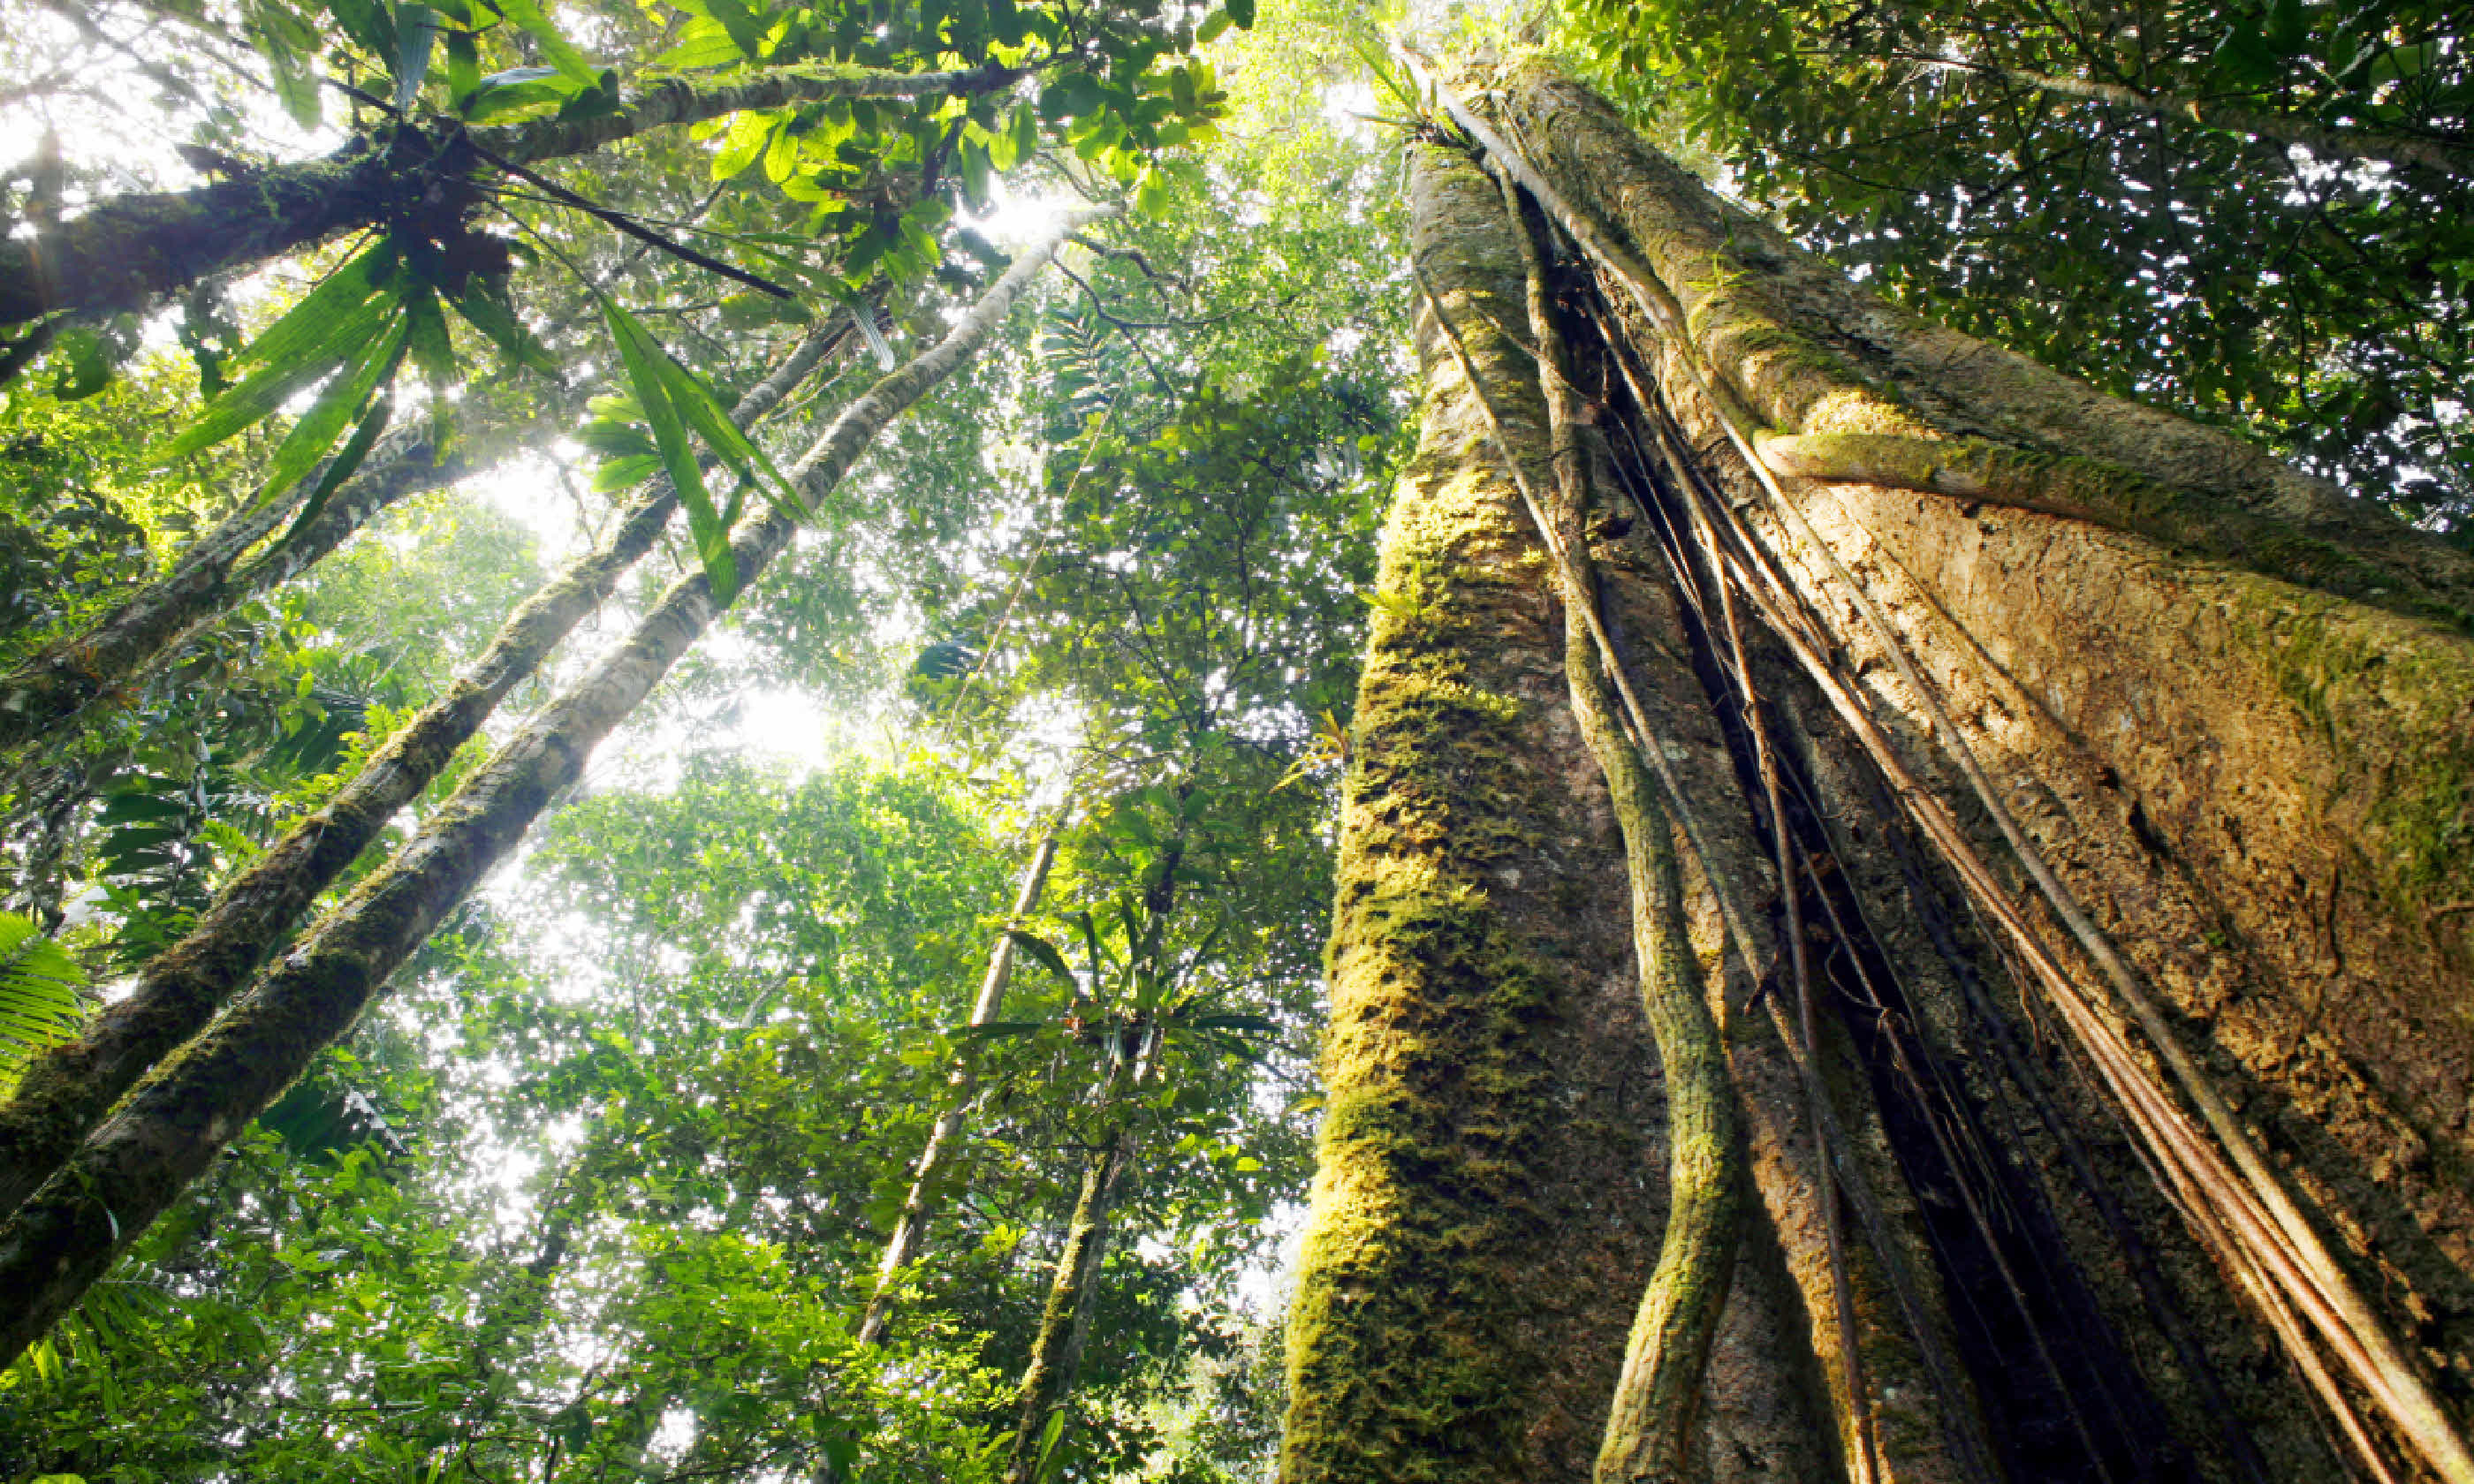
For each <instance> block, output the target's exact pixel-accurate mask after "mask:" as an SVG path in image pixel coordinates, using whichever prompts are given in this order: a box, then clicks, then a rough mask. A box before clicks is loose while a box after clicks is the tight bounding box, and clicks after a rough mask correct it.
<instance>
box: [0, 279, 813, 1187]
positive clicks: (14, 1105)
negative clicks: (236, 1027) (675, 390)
mask: <svg viewBox="0 0 2474 1484" xmlns="http://www.w3.org/2000/svg"><path fill="white" fill-rule="evenodd" d="M845 330H846V326H845V325H844V324H843V323H841V322H838V321H837V322H835V323H831V324H828V325H826V326H824V327H822V328H819V329H818V330H816V331H815V332H814V333H813V334H811V335H809V336H808V337H807V338H806V339H805V340H803V341H802V342H801V343H800V345H799V346H798V347H797V348H796V349H794V350H793V351H792V352H791V353H790V354H789V356H788V358H786V359H785V361H784V362H783V364H782V366H781V367H780V368H778V369H777V370H776V371H775V372H774V373H773V375H771V376H770V377H768V378H766V380H764V382H763V383H761V384H759V385H758V386H756V387H755V388H754V389H752V390H750V391H749V392H748V394H747V395H746V396H744V397H743V398H741V399H740V403H739V405H738V406H737V407H736V408H735V409H733V411H732V417H733V419H735V420H737V421H738V422H739V423H740V425H742V426H745V425H748V424H751V423H753V422H754V421H755V420H756V419H759V418H761V417H763V416H764V414H766V413H768V412H770V411H771V410H772V409H773V407H774V406H775V405H777V404H778V403H779V402H780V401H781V400H782V398H783V397H784V396H786V395H788V394H789V393H790V391H791V390H792V389H793V388H795V387H796V386H797V385H798V384H799V383H800V382H801V381H803V380H805V379H806V378H807V376H808V374H809V373H810V372H811V371H813V370H814V369H815V368H816V366H817V365H818V364H819V363H821V362H822V361H823V360H824V358H825V356H826V354H827V353H828V352H829V351H830V350H832V349H833V348H835V347H837V346H838V345H839V344H840V343H841V341H842V340H843V339H844V338H845ZM677 506H678V495H677V492H676V491H673V490H672V489H671V488H670V485H669V481H668V480H667V478H662V479H658V480H655V481H654V482H653V483H651V484H649V485H647V486H646V487H645V489H644V491H643V493H642V494H640V495H639V496H638V497H637V499H636V501H635V503H634V504H633V505H631V506H630V507H629V508H628V510H627V512H626V515H625V516H624V518H623V519H622V520H621V521H620V522H619V525H618V532H617V534H616V535H614V536H613V537H612V538H611V539H610V542H609V543H608V544H607V545H605V546H603V547H602V548H601V549H599V550H597V551H594V552H591V553H588V554H587V555H585V556H582V557H579V558H577V559H576V560H575V561H574V562H570V563H569V565H568V568H567V570H566V571H564V572H562V573H561V574H559V576H558V577H557V578H556V579H554V580H553V581H551V582H550V583H549V584H548V585H547V586H544V587H543V588H542V589H541V590H540V591H538V592H536V593H534V594H533V595H532V596H531V597H530V598H528V599H526V600H525V601H524V603H523V605H522V606H521V607H520V608H518V609H517V610H516V611H515V612H514V613H512V614H510V615H509V616H508V618H507V621H506V623H505V624H504V625H503V626H502V627H501V628H500V629H499V631H498V633H497V635H496V636H495V637H494V638H493V639H492V640H491V643H490V647H489V648H488V649H487V650H486V651H484V652H483V653H482V655H481V657H480V658H478V659H477V660H475V661H474V662H473V666H472V667H471V669H470V670H469V671H467V673H466V674H464V675H463V676H460V677H458V678H457V679H456V680H455V682H453V683H452V684H450V685H449V687H448V690H447V693H446V694H445V695H443V696H441V697H439V698H438V699H437V700H435V701H432V702H431V703H430V704H429V705H428V706H424V707H423V709H422V710H421V712H420V714H418V715H417V716H415V717H414V718H413V719H412V721H411V722H410V723H409V724H407V725H406V726H405V727H404V729H403V730H400V731H399V732H397V733H396V734H395V735H394V736H393V737H391V738H389V739H388V740H387V743H386V745H385V746H384V747H382V748H380V749H379V750H378V752H377V754H376V756H373V757H372V758H371V759H370V760H369V762H368V763H366V764H365V765H363V767H362V768H361V771H360V772H359V773H357V774H355V775H354V776H353V777H352V781H351V782H349V783H346V784H345V785H344V787H343V789H342V790H341V791H340V792H338V793H337V794H336V796H335V797H334V798H333V799H331V800H329V801H328V802H327V803H326V804H325V805H324V806H323V807H321V808H320V809H319V810H318V811H317V812H316V813H314V814H312V815H310V816H309V818H307V819H305V820H303V821H302V822H301V823H300V824H299V825H297V826H294V827H293V828H292V830H291V831H290V832H289V833H287V834H286V835H285V836H284V837H283V838H282V839H281V840H279V841H277V842H276V843H275V845H274V846H273V847H271V848H270V849H269V850H267V851H266V853H265V854H263V855H261V856H259V857H258V858H257V859H256V860H255V861H252V862H251V863H250V864H249V866H248V867H247V868H246V869H245V870H243V871H242V872H241V873H240V874H238V875H236V876H234V877H233V878H232V879H231V880H230V882H229V883H227V884H226V885H225V887H224V888H223V890H222V891H220V892H218V893H216V895H215V898H214V900H213V901H212V902H211V903H209V904H208V906H207V908H206V911H205V912H204V913H203V914H201V915H200V917H199V919H198V922H197V924H196V925H195V926H194V927H192V928H191V929H190V930H189V932H188V934H187V935H186V936H185V937H183V938H182V940H181V941H180V942H179V943H176V944H174V945H172V946H170V947H168V948H166V949H164V950H163V951H162V952H161V953H158V954H157V955H156V956H155V957H154V958H152V959H149V960H148V961H147V963H146V966H145V967H144V968H143V969H140V970H139V971H138V974H137V978H136V982H135V983H134V984H133V985H132V986H131V987H130V989H129V992H128V993H125V994H123V995H122V996H121V997H119V998H118V999H115V1000H113V1001H112V1002H111V1003H109V1004H108V1005H106V1006H105V1007H104V1008H103V1010H102V1011H101V1012H100V1013H99V1014H97V1015H96V1017H94V1019H93V1020H92V1021H91V1022H90V1023H89V1024H88V1025H87V1026H86V1027H85V1030H84V1032H82V1033H81V1034H80V1035H79V1037H78V1038H77V1039H76V1040H75V1041H67V1042H64V1043H63V1044H61V1045H58V1046H54V1047H51V1048H49V1049H47V1050H45V1051H44V1052H42V1053H41V1054H40V1055H38V1056H37V1057H36V1058H35V1059H34V1060H33V1061H32V1062H31V1063H30V1064H29V1065H28V1066H27V1069H26V1074H25V1077H24V1079H23V1080H22V1081H21V1082H20V1083H19V1084H18V1086H17V1089H16V1090H15V1092H14V1094H13V1095H12V1097H11V1098H10V1100H9V1102H8V1103H7V1104H6V1106H0V1213H6V1212H8V1211H12V1210H14V1209H16V1208H17V1206H18V1203H20V1202H22V1201H23V1200H25V1199H26V1197H27V1196H29V1195H31V1194H33V1193H34V1191H35V1188H36V1186H37V1185H41V1184H42V1183H43V1181H44V1180H46V1179H47V1178H49V1177H50V1175H51V1173H52V1172H53V1171H54V1170H56V1169H58V1168H59V1167H60V1164H61V1161H63V1160H66V1159H67V1158H68V1157H69V1155H70V1153H71V1152H72V1151H73V1150H75V1149H76V1148H77V1146H78V1142H79V1140H81V1139H83V1138H85V1136H86V1134H87V1133H88V1132H89V1131H90V1130H92V1129H93V1128H94V1127H95V1125H96V1124H98V1123H100V1122H102V1121H103V1118H104V1115H105V1114H107V1113H109V1112H110V1111H111V1107H112V1105H113V1104H114V1103H117V1102H118V1101H119V1100H120V1097H121V1094H123V1093H125V1092H127V1091H128V1090H129V1089H131V1088H132V1087H133V1086H135V1085H136V1082H137V1079H138V1078H140V1077H142V1076H144V1075H145V1073H146V1070H147V1068H149V1067H151V1066H153V1065H155V1064H156V1063H157V1062H158V1061H160V1060H162V1059H163V1058H164V1057H166V1056H168V1055H170V1054H171V1053H172V1051H173V1050H174V1049H175V1048H177V1047H178V1046H179V1045H180V1044H181V1043H182V1041H186V1040H188V1039H189V1038H190V1037H191V1036H194V1035H196V1034H197V1033H198V1031H199V1030H200V1029H202V1028H203V1027H204V1026H205V1025H206V1022H207V1020H208V1019H210V1018H211V1017H213V1016H214V1014H215V1013H216V1012H217V1011H219V1010H221V1009H222V1008H223V1007H224V1005H225V1003H226V1002H227V1001H228V1000H230V997H231V995H232V993H233V992H234V991H236V990H237V989H239V988H240V986H241V985H242V984H243V983H244V982H245V981H246V980H247V979H248V977H249V975H250V973H251V972H252V971H253V970H255V969H256V968H257V966H258V965H259V964H261V963H263V962H265V960H266V957H267V955H269V954H270V953H272V952H274V951H275V949H276V947H277V946H278V945H279V944H280V942H281V941H282V938H283V935H284V934H285V933H286V932H288V931H289V930H290V929H291V926H292V924H293V922H295V920H297V919H298V918H299V917H300V915H301V913H302V912H303V910H305V909H306V908H307V907H308V905H309V904H310V903H311V902H312V901H314V900H315V899H316V898H317V897H318V894H319V893H321V892H323V891H325V890H326V889H327V887H328V886H330V885H332V884H333V883H334V881H335V879H336V877H338V876H339V875H341V874H343V873H344V871H345V870H346V869H347V868H349V867H350V866H351V865H352V862H353V861H355V860H357V859H358V858H359V857H360V854H361V852H362V851H363V850H367V849H368V848H369V846H370V843H371V842H372V841H373V840H376V838H377V837H378V834H379V832H380V831H382V830H384V829H385V828H386V826H387V824H388V822H389V821H391V820H392V819H394V818H395V816H396V813H397V811H398V810H400V809H401V808H402V807H403V806H404V805H405V804H407V803H409V802H412V801H413V800H414V799H416V798H418V797H419V796H420V794H421V792H422V790H424V789H425V788H427V787H428V786H429V785H430V783H431V782H433V781H434V780H436V778H438V776H439V774H440V773H441V772H442V771H443V770H444V769H445V768H446V767H447V765H448V763H449V761H450V760H452V758H453V757H454V755H455V753H456V751H457V749H459V748H461V747H462V746H463V745H464V744H465V743H466V742H469V741H471V740H472V739H473V736H474V735H475V734H476V733H478V731H479V730H480V729H481V726H482V724H483V723H484V722H486V721H488V720H489V718H490V715H491V713H492V712H493V711H495V710H496V709H497V705H498V703H499V701H501V700H502V699H504V698H505V696H506V694H507V692H508V691H510V690H511V689H513V688H514V687H515V686H516V684H517V683H518V682H521V681H522V680H523V679H524V678H525V677H526V676H529V675H531V674H532V673H533V672H534V671H535V670H537V669H538V668H539V667H540V665H541V662H542V661H543V660H544V659H545V658H547V657H548V655H549V653H550V652H551V651H552V650H553V649H555V648H557V646H558V644H559V643H560V641H562V640H563V639H565V638H566V637H567V635H568V634H569V633H570V631H571V630H573V629H574V627H575V626H576V624H578V623H579V622H581V621H583V619H584V617H585V615H587V614H588V613H590V612H592V611H593V610H594V607H595V606H596V605H598V604H599V603H600V602H601V600H602V599H604V598H606V597H608V596H609V594H610V591H611V588H612V587H613V586H615V585H616V584H617V583H618V578H619V577H620V576H621V575H622V574H623V573H625V572H626V570H627V569H628V568H629V567H630V566H632V565H634V564H635V562H636V560H637V559H638V558H640V557H642V556H643V554H644V553H645V552H646V551H649V550H650V549H652V544H653V542H654V541H655V540H656V539H659V538H660V536H661V533H662V530H663V528H664V527H665V526H667V525H668V524H669V519H670V515H671V512H672V511H674V510H675V509H676V508H677Z"/></svg>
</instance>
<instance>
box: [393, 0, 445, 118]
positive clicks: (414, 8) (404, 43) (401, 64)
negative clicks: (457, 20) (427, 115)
mask: <svg viewBox="0 0 2474 1484" xmlns="http://www.w3.org/2000/svg"><path fill="white" fill-rule="evenodd" d="M395 34H396V56H395V106H396V110H397V111H398V112H410V111H411V109H412V107H413V105H415V104H417V103H419V102H421V84H423V82H424V81H425V80H427V78H428V77H429V52H430V48H431V47H432V46H434V45H436V44H437V41H438V12H436V11H433V10H431V9H430V8H429V7H427V6H425V5H399V6H397V7H396V8H395Z"/></svg>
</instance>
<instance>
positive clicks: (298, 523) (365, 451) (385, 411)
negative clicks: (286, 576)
mask: <svg viewBox="0 0 2474 1484" xmlns="http://www.w3.org/2000/svg"><path fill="white" fill-rule="evenodd" d="M394 416H395V393H394V392H393V391H386V392H381V393H379V394H378V395H376V397H375V398H373V399H372V400H371V402H370V405H369V409H368V410H367V411H366V412H364V413H362V414H361V420H360V422H359V423H358V424H357V425H355V426H354V427H353V429H352V438H351V439H349V440H347V441H346V443H344V447H343V451H341V452H340V453H337V454H336V455H335V456H334V457H333V458H332V459H329V460H327V472H326V473H324V474H322V475H320V476H319V477H318V488H316V489H314V490H312V491H309V498H307V499H306V500H303V501H302V502H301V513H300V514H299V515H295V516H293V517H292V525H291V527H290V528H289V529H287V530H286V531H285V532H284V533H283V540H285V541H289V540H291V539H293V538H294V537H296V536H299V535H300V534H301V533H302V532H303V530H305V529H307V528H308V525H309V522H310V521H312V520H315V519H317V518H318V515H319V513H320V512H321V511H324V510H325V509H326V508H327V501H328V500H329V499H331V498H333V497H334V493H335V491H337V490H340V489H342V488H343V485H344V481H345V480H347V479H350V478H352V474H353V472H354V471H355V470H357V469H358V468H359V467H361V464H362V462H363V461H364V460H366V459H368V458H369V456H370V448H371V447H372V445H374V444H376V443H377V441H378V435H379V434H381V433H383V432H385V431H386V426H387V420H388V419H391V418H393V417H394ZM278 544H279V545H280V544H281V542H278Z"/></svg>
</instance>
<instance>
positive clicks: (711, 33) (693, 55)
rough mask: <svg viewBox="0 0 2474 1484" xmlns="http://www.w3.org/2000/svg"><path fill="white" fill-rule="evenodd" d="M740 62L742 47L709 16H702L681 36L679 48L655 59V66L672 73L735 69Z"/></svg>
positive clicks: (689, 25)
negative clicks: (698, 69) (721, 68)
mask: <svg viewBox="0 0 2474 1484" xmlns="http://www.w3.org/2000/svg"><path fill="white" fill-rule="evenodd" d="M740 60H741V57H740V50H739V43H738V42H736V41H734V40H732V39H731V38H730V32H729V31H728V30H727V29H726V28H724V27H723V25H722V24H721V22H719V21H717V20H715V19H714V18H713V17H712V16H710V15H699V16H697V17H695V18H694V19H693V20H691V21H689V22H688V23H687V25H686V26H685V27H684V28H683V29H682V30H681V31H680V32H679V44H678V45H676V46H674V47H671V48H670V49H669V50H668V51H667V52H664V53H662V54H661V55H660V56H659V57H656V58H654V59H653V62H652V64H653V65H654V66H656V67H660V68H665V69H667V70H668V71H672V72H689V71H693V70H695V69H696V68H699V67H735V66H738V65H739V63H740Z"/></svg>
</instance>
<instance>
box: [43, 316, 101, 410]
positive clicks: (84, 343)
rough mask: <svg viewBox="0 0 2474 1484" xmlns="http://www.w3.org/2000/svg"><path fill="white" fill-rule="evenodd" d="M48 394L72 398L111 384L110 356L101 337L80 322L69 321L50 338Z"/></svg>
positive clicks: (70, 400) (83, 396)
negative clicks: (50, 379)
mask: <svg viewBox="0 0 2474 1484" xmlns="http://www.w3.org/2000/svg"><path fill="white" fill-rule="evenodd" d="M51 365H52V368H53V375H52V395H54V396H57V397H59V398H60V399H61V401H63V402H74V401H78V400H81V399H82V398H85V397H89V396H92V395H95V394H96V393H97V392H100V391H102V390H103V389H104V388H105V387H107V386H109V385H110V384H111V360H110V358H109V356H107V355H106V354H105V353H104V345H103V337H102V336H100V335H97V334H96V333H95V332H94V331H93V330H91V329H88V328H87V327H86V326H85V325H83V324H72V325H70V326H69V327H68V328H67V329H64V330H62V331H61V334H60V338H59V339H58V340H55V341H53V342H52V353H51Z"/></svg>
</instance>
